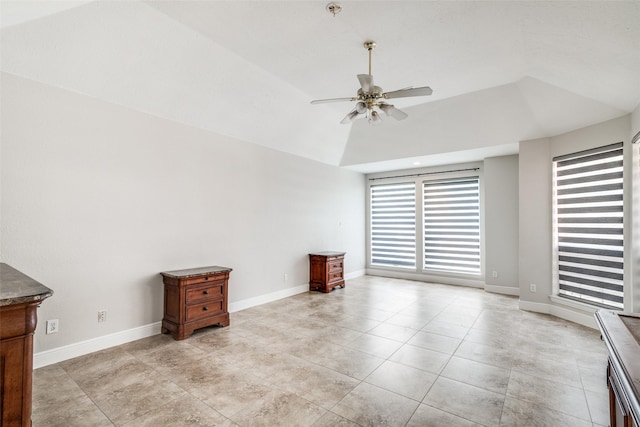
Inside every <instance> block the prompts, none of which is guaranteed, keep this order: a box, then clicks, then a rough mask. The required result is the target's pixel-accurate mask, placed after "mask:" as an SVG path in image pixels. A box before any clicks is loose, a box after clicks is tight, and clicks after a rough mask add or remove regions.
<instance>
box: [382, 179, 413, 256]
mask: <svg viewBox="0 0 640 427" xmlns="http://www.w3.org/2000/svg"><path fill="white" fill-rule="evenodd" d="M371 264H372V265H379V266H388V267H404V268H415V266H416V186H415V183H413V182H410V183H401V184H380V185H372V186H371Z"/></svg>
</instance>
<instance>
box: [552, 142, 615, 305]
mask: <svg viewBox="0 0 640 427" xmlns="http://www.w3.org/2000/svg"><path fill="white" fill-rule="evenodd" d="M622 158H623V156H622V143H618V144H611V145H607V146H605V147H600V148H596V149H593V150H587V151H582V152H579V153H575V154H571V155H566V156H561V157H556V158H554V159H553V160H554V193H555V194H554V198H555V219H556V222H555V227H556V230H555V233H554V234H555V238H556V245H557V283H558V295H559V296H561V297H565V298H569V299H573V300H577V301H580V302H585V303H588V304H592V305H596V306H600V307H606V308H613V309H623V193H622Z"/></svg>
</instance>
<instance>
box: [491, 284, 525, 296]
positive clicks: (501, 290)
mask: <svg viewBox="0 0 640 427" xmlns="http://www.w3.org/2000/svg"><path fill="white" fill-rule="evenodd" d="M484 290H485V291H487V292H492V293H494V294H504V295H514V296H517V297H518V296H520V288H517V287H515V286H499V285H484Z"/></svg>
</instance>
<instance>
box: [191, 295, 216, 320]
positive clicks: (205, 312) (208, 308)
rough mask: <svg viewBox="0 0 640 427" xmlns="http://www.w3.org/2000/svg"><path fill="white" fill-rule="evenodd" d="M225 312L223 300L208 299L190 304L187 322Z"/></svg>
mask: <svg viewBox="0 0 640 427" xmlns="http://www.w3.org/2000/svg"><path fill="white" fill-rule="evenodd" d="M223 312H224V302H223V301H220V300H218V301H207V302H203V303H200V304H195V305H190V306H188V307H187V316H186V320H187V322H193V321H194V320H200V319H206V318H208V317H211V316H215V315H217V314H220V313H223Z"/></svg>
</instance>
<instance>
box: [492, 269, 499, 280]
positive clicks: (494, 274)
mask: <svg viewBox="0 0 640 427" xmlns="http://www.w3.org/2000/svg"><path fill="white" fill-rule="evenodd" d="M491 277H493V278H494V279H495V278H496V277H498V272H497V271H495V270H493V272H492V273H491Z"/></svg>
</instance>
